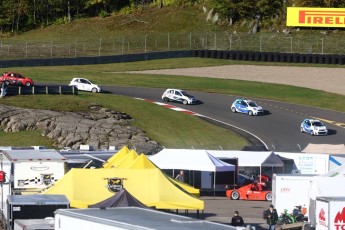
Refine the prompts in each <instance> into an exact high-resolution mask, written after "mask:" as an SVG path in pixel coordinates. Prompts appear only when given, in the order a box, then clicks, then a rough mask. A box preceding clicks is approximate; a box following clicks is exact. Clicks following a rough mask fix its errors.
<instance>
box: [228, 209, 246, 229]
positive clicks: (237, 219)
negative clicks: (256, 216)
mask: <svg viewBox="0 0 345 230" xmlns="http://www.w3.org/2000/svg"><path fill="white" fill-rule="evenodd" d="M234 214H235V215H234V216H233V217H232V218H231V226H235V227H237V226H244V221H243V218H242V217H241V216H240V215H239V214H238V211H235V213H234Z"/></svg>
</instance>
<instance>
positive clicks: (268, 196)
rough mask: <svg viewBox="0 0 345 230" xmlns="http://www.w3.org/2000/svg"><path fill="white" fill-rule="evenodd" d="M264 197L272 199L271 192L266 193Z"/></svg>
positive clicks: (268, 199)
mask: <svg viewBox="0 0 345 230" xmlns="http://www.w3.org/2000/svg"><path fill="white" fill-rule="evenodd" d="M265 199H266V200H267V201H272V193H271V192H268V193H266V196H265Z"/></svg>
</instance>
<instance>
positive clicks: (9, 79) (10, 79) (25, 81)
mask: <svg viewBox="0 0 345 230" xmlns="http://www.w3.org/2000/svg"><path fill="white" fill-rule="evenodd" d="M0 82H6V84H7V85H19V86H32V85H33V84H34V82H33V81H32V79H31V78H28V77H24V76H23V75H21V74H19V73H15V72H5V73H3V74H2V75H1V76H0Z"/></svg>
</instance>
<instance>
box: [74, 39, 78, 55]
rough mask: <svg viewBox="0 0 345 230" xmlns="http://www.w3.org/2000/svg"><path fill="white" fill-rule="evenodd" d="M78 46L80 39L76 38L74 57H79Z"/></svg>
mask: <svg viewBox="0 0 345 230" xmlns="http://www.w3.org/2000/svg"><path fill="white" fill-rule="evenodd" d="M77 46H78V39H75V48H74V57H75V58H76V57H77Z"/></svg>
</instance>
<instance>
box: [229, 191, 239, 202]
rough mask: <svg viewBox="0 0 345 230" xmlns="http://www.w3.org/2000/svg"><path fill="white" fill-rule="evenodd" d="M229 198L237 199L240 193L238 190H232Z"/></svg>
mask: <svg viewBox="0 0 345 230" xmlns="http://www.w3.org/2000/svg"><path fill="white" fill-rule="evenodd" d="M231 199H232V200H238V199H240V193H239V192H238V191H233V192H232V193H231Z"/></svg>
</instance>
